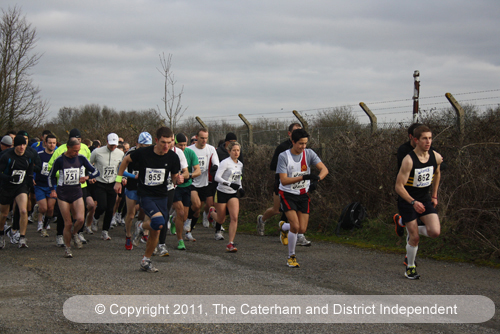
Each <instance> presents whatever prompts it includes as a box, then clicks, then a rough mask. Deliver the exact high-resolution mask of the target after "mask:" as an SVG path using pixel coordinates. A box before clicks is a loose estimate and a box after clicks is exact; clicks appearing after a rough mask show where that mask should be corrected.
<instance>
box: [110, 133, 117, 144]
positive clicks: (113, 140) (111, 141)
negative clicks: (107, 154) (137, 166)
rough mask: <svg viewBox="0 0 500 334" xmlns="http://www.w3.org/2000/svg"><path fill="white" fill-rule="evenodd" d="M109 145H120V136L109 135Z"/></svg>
mask: <svg viewBox="0 0 500 334" xmlns="http://www.w3.org/2000/svg"><path fill="white" fill-rule="evenodd" d="M108 145H118V135H117V134H116V133H110V134H109V135H108Z"/></svg>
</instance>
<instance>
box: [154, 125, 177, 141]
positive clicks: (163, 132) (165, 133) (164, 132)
mask: <svg viewBox="0 0 500 334" xmlns="http://www.w3.org/2000/svg"><path fill="white" fill-rule="evenodd" d="M173 135H174V133H173V132H172V130H170V128H167V127H166V126H162V127H161V128H159V129H158V130H156V138H157V139H160V138H161V137H165V138H172V136H173Z"/></svg>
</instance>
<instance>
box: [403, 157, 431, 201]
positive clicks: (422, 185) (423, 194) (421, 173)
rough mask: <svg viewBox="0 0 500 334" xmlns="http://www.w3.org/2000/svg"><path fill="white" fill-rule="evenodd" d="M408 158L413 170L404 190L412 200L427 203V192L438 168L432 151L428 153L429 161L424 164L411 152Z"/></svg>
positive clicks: (428, 194)
mask: <svg viewBox="0 0 500 334" xmlns="http://www.w3.org/2000/svg"><path fill="white" fill-rule="evenodd" d="M409 156H410V157H411V160H412V162H413V168H412V169H411V171H410V176H409V177H408V181H406V184H405V189H406V191H408V194H410V196H411V197H413V199H415V200H417V201H419V202H429V201H430V200H431V195H430V193H429V190H430V188H431V185H432V181H433V180H434V174H435V173H436V170H437V167H438V164H437V161H436V156H435V154H434V151H429V160H427V162H425V163H422V162H420V160H419V159H418V157H417V155H416V154H415V151H411V152H410V153H409Z"/></svg>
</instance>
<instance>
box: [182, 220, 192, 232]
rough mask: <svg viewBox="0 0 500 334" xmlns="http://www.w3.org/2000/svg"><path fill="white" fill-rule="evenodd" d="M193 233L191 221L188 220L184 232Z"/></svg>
mask: <svg viewBox="0 0 500 334" xmlns="http://www.w3.org/2000/svg"><path fill="white" fill-rule="evenodd" d="M189 231H191V219H186V221H185V222H184V232H189Z"/></svg>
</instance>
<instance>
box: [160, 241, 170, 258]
mask: <svg viewBox="0 0 500 334" xmlns="http://www.w3.org/2000/svg"><path fill="white" fill-rule="evenodd" d="M157 255H158V256H161V257H164V256H169V254H168V250H167V246H165V244H161V245H158V253H157Z"/></svg>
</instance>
